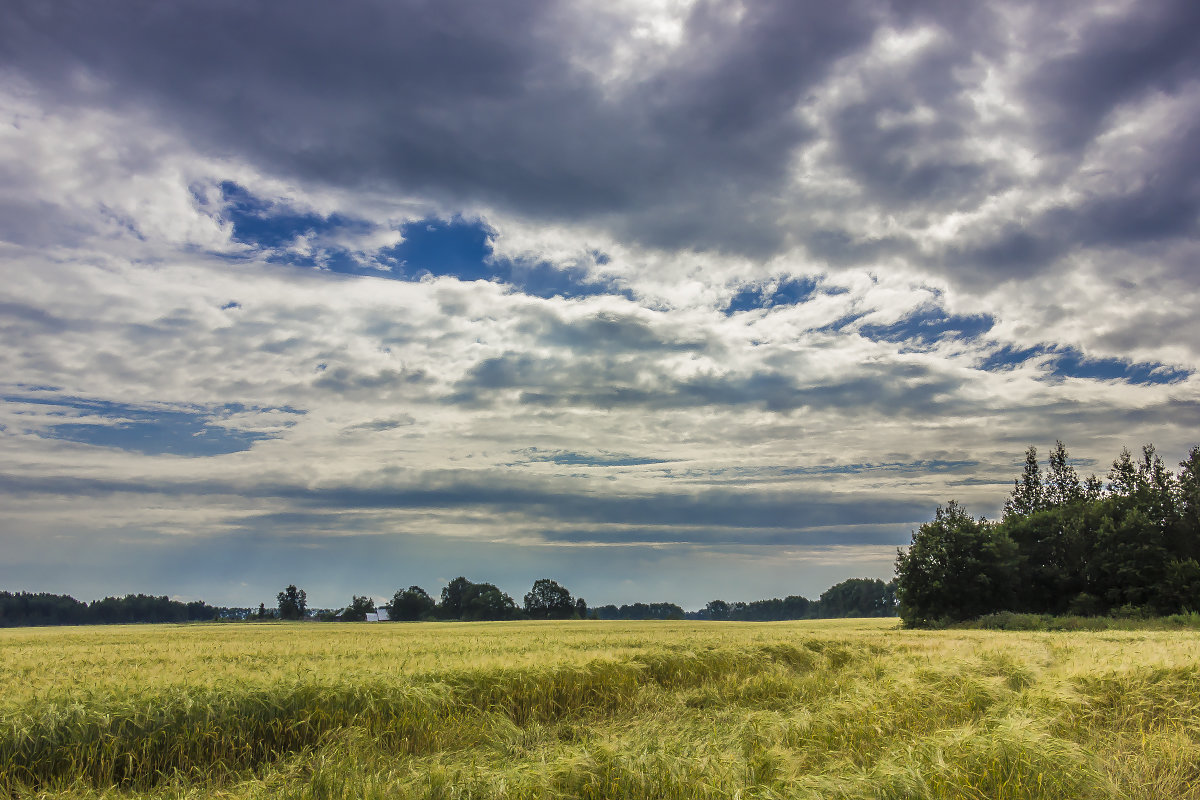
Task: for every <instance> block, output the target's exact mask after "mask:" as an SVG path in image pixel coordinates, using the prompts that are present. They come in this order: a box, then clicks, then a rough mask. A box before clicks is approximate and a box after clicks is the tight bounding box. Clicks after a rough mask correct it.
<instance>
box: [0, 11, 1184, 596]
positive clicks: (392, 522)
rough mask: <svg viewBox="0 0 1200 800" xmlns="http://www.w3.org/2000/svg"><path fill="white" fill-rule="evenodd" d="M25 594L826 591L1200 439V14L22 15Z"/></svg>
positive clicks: (18, 493) (20, 560)
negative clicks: (1056, 488) (1125, 455)
mask: <svg viewBox="0 0 1200 800" xmlns="http://www.w3.org/2000/svg"><path fill="white" fill-rule="evenodd" d="M4 18H5V21H4V24H3V26H0V108H2V109H3V119H2V120H0V271H2V278H3V280H2V283H0V286H2V287H3V288H2V289H0V333H2V342H3V348H0V508H2V509H3V511H2V513H0V537H2V539H0V545H2V547H0V589H8V590H31V591H52V592H65V593H70V594H73V595H75V596H76V597H79V598H81V599H85V600H90V599H95V598H97V597H101V596H103V595H106V594H114V593H115V594H124V593H126V592H147V593H153V594H169V595H172V596H175V597H179V598H184V599H194V598H200V599H204V600H207V601H208V602H210V603H213V604H228V605H257V604H258V603H259V602H267V603H268V604H273V602H274V595H275V593H276V592H277V591H279V590H280V589H281V588H283V586H285V585H286V584H288V583H296V584H298V585H300V586H301V587H303V588H305V589H306V590H307V591H308V595H309V598H310V603H311V604H312V605H316V606H337V605H344V604H345V603H346V602H347V601H348V600H349V598H350V595H351V594H352V593H354V594H371V595H374V596H377V597H380V598H384V597H390V596H391V594H392V593H393V592H394V591H396V590H397V589H399V588H403V587H407V586H408V585H410V584H414V583H415V584H419V585H421V586H423V587H424V588H425V589H426V590H428V591H429V592H431V593H436V592H437V591H438V590H439V589H440V588H441V586H442V585H444V584H445V583H446V582H447V581H449V580H450V579H452V578H454V577H456V576H458V575H465V576H467V577H468V578H470V579H472V580H475V581H489V582H493V583H496V584H498V585H499V586H500V587H501V588H502V589H504V590H505V591H507V592H509V593H510V594H512V595H513V596H514V597H516V598H518V600H519V599H520V597H521V595H523V594H524V592H526V591H528V589H529V586H530V585H531V584H532V582H533V581H534V580H535V579H537V578H541V577H552V578H556V579H558V580H559V581H560V582H562V583H563V584H564V585H566V586H567V587H568V588H569V589H571V590H572V591H573V592H574V593H575V594H576V595H582V596H583V597H585V598H586V599H587V600H588V601H589V602H590V603H592V604H593V605H596V604H601V603H608V602H615V603H622V602H633V601H637V600H641V601H647V602H649V601H673V602H677V603H679V604H681V605H683V606H685V607H688V608H696V607H699V606H702V605H703V604H704V603H705V602H706V601H707V600H710V599H713V598H718V597H720V598H724V599H727V600H752V599H757V598H761V597H770V596H784V595H788V594H804V595H806V596H809V597H813V598H815V597H816V596H818V595H819V594H820V593H821V592H822V591H823V590H824V589H826V588H827V587H828V586H829V585H831V584H832V583H834V582H836V581H839V580H842V579H844V578H848V577H853V576H869V577H881V578H885V579H886V578H887V577H889V576H890V575H891V572H892V564H893V561H894V559H895V554H896V547H897V546H899V545H904V544H907V543H908V541H909V538H910V535H911V532H912V530H913V529H914V528H916V527H917V526H918V525H920V524H921V523H922V522H924V521H925V520H927V519H929V518H930V517H931V516H932V514H933V510H934V508H935V507H936V506H937V505H938V504H939V503H944V502H945V501H947V500H950V499H952V498H953V499H958V500H959V501H960V502H962V503H964V504H965V505H966V506H967V508H968V510H969V511H971V512H972V513H974V514H976V515H980V514H984V515H988V516H989V517H991V516H995V515H997V514H998V512H999V509H1000V507H1001V506H1002V504H1003V501H1004V499H1005V497H1006V495H1007V493H1008V491H1009V489H1010V488H1011V485H1012V478H1013V477H1014V475H1015V474H1016V473H1017V472H1019V470H1020V464H1021V461H1022V459H1023V454H1024V451H1025V448H1026V447H1027V446H1029V445H1031V444H1032V445H1036V446H1038V447H1039V448H1040V449H1041V451H1042V452H1043V453H1045V452H1047V451H1048V450H1049V448H1050V447H1052V446H1053V444H1054V442H1055V440H1056V439H1061V440H1063V441H1064V442H1065V443H1066V444H1067V446H1068V448H1069V450H1070V451H1071V454H1072V456H1073V457H1074V459H1075V461H1076V466H1077V468H1078V469H1079V471H1080V472H1082V473H1083V474H1085V475H1086V474H1088V473H1090V472H1096V473H1098V474H1100V475H1102V476H1103V475H1104V474H1105V472H1106V471H1107V469H1108V466H1109V464H1110V463H1111V461H1112V459H1113V458H1114V457H1115V456H1116V455H1117V454H1118V453H1119V451H1120V450H1121V448H1122V447H1129V448H1130V449H1132V450H1134V451H1135V452H1136V450H1137V449H1138V448H1140V447H1141V446H1142V445H1143V444H1144V443H1147V442H1153V443H1155V444H1156V445H1157V446H1158V448H1159V451H1160V452H1161V453H1162V454H1163V455H1164V456H1165V457H1166V458H1167V459H1168V462H1169V463H1171V464H1174V463H1175V462H1178V461H1179V460H1180V459H1181V458H1182V457H1183V455H1184V454H1185V452H1186V451H1187V449H1188V448H1190V447H1191V446H1192V445H1195V444H1198V443H1200V433H1198V431H1200V391H1198V390H1200V378H1198V377H1197V374H1196V370H1197V368H1198V366H1200V315H1198V314H1197V309H1198V308H1200V266H1198V257H1200V242H1198V237H1197V233H1198V230H1200V48H1198V47H1197V46H1196V42H1197V41H1200V4H1198V3H1196V2H1194V0H1181V1H1180V2H1159V1H1158V0H1152V1H1150V2H1147V1H1146V0H1140V1H1138V2H1096V3H1076V2H1070V3H1065V2H1064V3H1054V2H1044V0H1039V1H1038V2H1028V3H1024V2H1007V3H989V4H986V5H985V4H977V3H972V4H963V3H958V2H924V3H922V2H895V3H887V2H842V3H824V2H817V3H797V2H793V1H792V0H781V1H780V2H766V1H764V2H746V3H744V4H738V3H734V2H703V1H701V2H687V1H686V0H678V1H677V0H660V1H659V2H648V1H647V0H631V2H613V0H605V1H604V2H594V3H587V2H553V1H552V0H544V1H543V0H520V1H519V2H512V3H489V2H474V1H473V2H458V0H430V2H398V1H397V0H387V1H386V2H383V0H381V1H380V2H376V3H371V2H359V3H329V2H324V1H322V2H315V1H314V2H307V1H306V0H300V1H299V2H291V3H283V4H281V3H267V2H254V1H253V0H236V2H213V1H212V0H205V1H204V2H190V1H189V0H175V1H174V2H169V3H144V2H105V3H94V2H86V1H81V2H77V3H71V2H59V3H44V2H36V1H34V0H30V1H29V2H22V0H10V2H7V3H6V4H5V13H4Z"/></svg>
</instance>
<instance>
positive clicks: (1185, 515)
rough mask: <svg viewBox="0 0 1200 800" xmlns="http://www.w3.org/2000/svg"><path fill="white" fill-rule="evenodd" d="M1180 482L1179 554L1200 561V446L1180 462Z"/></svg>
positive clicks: (1197, 609) (1198, 609)
mask: <svg viewBox="0 0 1200 800" xmlns="http://www.w3.org/2000/svg"><path fill="white" fill-rule="evenodd" d="M1178 484H1179V489H1178V491H1179V506H1178V513H1179V526H1180V532H1181V536H1180V541H1179V544H1180V547H1179V555H1180V557H1182V558H1190V559H1193V560H1195V561H1200V447H1193V448H1192V450H1191V452H1190V453H1188V457H1187V458H1186V459H1184V460H1183V461H1180V462H1179V482H1178ZM1193 610H1196V611H1200V608H1195V609H1193Z"/></svg>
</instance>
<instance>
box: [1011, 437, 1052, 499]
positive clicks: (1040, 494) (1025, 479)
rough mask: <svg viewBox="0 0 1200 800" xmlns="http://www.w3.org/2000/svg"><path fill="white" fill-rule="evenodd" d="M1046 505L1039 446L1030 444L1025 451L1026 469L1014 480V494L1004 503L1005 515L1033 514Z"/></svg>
mask: <svg viewBox="0 0 1200 800" xmlns="http://www.w3.org/2000/svg"><path fill="white" fill-rule="evenodd" d="M1045 505H1046V498H1045V488H1044V487H1043V486H1042V474H1041V468H1040V467H1038V460H1037V448H1036V447H1034V446H1033V445H1030V446H1029V449H1028V450H1026V451H1025V471H1024V473H1023V474H1022V475H1021V477H1020V478H1019V479H1017V480H1014V481H1013V491H1012V495H1011V496H1010V497H1009V499H1008V502H1006V503H1005V504H1004V516H1005V517H1011V516H1024V515H1026V514H1032V513H1033V512H1035V511H1040V510H1041V509H1042V508H1044V507H1045Z"/></svg>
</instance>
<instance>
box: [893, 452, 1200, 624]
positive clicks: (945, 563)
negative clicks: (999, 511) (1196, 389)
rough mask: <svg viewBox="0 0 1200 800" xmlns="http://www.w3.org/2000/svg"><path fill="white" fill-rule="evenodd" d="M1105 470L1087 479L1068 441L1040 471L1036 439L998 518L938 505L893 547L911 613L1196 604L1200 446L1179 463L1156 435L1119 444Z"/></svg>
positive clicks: (1128, 609) (933, 619)
mask: <svg viewBox="0 0 1200 800" xmlns="http://www.w3.org/2000/svg"><path fill="white" fill-rule="evenodd" d="M1107 477H1108V479H1107V482H1104V481H1101V480H1100V479H1099V478H1097V477H1096V476H1095V475H1092V476H1091V477H1089V478H1088V479H1087V480H1085V481H1081V480H1080V478H1079V476H1078V475H1077V474H1076V472H1075V470H1074V468H1073V467H1072V466H1071V464H1070V460H1069V458H1068V454H1067V449H1066V447H1064V446H1063V443H1062V442H1058V443H1057V445H1056V446H1055V448H1054V450H1053V452H1051V454H1050V458H1049V460H1048V462H1047V464H1046V469H1045V470H1044V471H1043V470H1042V468H1041V465H1040V464H1039V463H1038V457H1037V450H1036V448H1034V447H1030V448H1029V450H1028V451H1027V452H1026V454H1025V469H1024V473H1023V474H1022V475H1021V477H1019V478H1017V479H1016V480H1015V481H1014V488H1013V492H1012V495H1011V496H1010V497H1009V499H1008V502H1007V503H1006V504H1005V507H1004V516H1003V518H1002V519H1001V520H1000V521H999V522H989V521H988V520H986V519H983V518H982V517H981V518H979V519H973V518H972V517H971V516H970V515H969V514H968V513H967V512H966V510H965V509H964V508H962V506H960V505H959V504H957V503H955V502H953V501H951V502H950V503H948V504H947V505H946V506H945V507H943V508H938V509H937V511H936V513H935V514H934V518H933V520H932V521H930V522H928V523H926V524H924V525H922V526H921V527H920V529H919V530H918V531H916V533H914V534H913V539H912V545H911V546H910V547H909V548H908V550H907V551H900V553H899V554H898V558H897V561H896V582H897V591H896V594H897V600H898V603H899V613H900V616H901V618H902V619H903V621H904V623H905V624H906V625H908V626H915V627H920V626H930V625H937V624H940V623H946V622H957V621H962V620H969V619H975V618H978V617H982V616H985V615H988V614H995V613H1000V612H1018V613H1032V614H1053V615H1061V614H1072V615H1079V616H1095V615H1101V614H1116V615H1120V616H1132V617H1137V616H1160V615H1168V614H1177V613H1186V612H1200V447H1193V448H1192V450H1191V452H1190V454H1189V455H1188V457H1187V459H1185V460H1184V461H1182V462H1180V464H1179V471H1178V473H1177V474H1176V473H1173V472H1171V470H1169V469H1168V468H1167V467H1166V465H1165V464H1164V463H1163V460H1162V458H1161V457H1159V456H1158V454H1157V453H1156V452H1155V449H1154V446H1153V445H1146V446H1145V447H1143V448H1142V455H1141V458H1140V459H1135V458H1134V457H1133V455H1132V454H1131V453H1130V452H1129V451H1128V450H1123V451H1122V452H1121V454H1120V456H1118V457H1117V459H1116V460H1115V461H1114V462H1113V464H1112V469H1110V470H1109V472H1108V476H1107Z"/></svg>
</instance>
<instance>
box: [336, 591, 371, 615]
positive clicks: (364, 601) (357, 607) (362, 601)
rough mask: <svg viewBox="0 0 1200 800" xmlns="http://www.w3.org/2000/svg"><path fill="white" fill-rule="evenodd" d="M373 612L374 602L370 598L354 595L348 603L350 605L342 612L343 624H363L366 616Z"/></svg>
mask: <svg viewBox="0 0 1200 800" xmlns="http://www.w3.org/2000/svg"><path fill="white" fill-rule="evenodd" d="M374 610H375V601H374V600H372V599H371V598H370V597H359V596H358V595H354V596H353V599H351V601H350V605H348V606H346V610H345V611H343V612H342V621H343V622H365V621H366V619H367V614H370V613H371V612H373V611H374Z"/></svg>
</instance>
